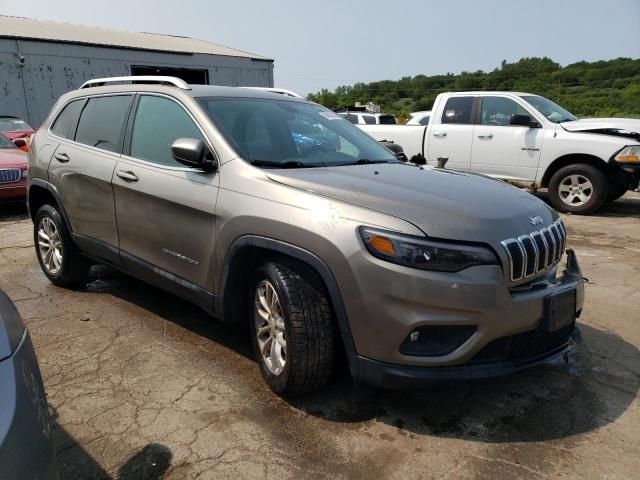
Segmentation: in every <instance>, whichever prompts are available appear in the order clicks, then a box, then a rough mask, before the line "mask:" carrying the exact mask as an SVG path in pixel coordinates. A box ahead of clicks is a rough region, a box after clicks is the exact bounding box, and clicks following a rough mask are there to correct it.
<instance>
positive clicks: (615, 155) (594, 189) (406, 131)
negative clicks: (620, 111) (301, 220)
mask: <svg viewBox="0 0 640 480" xmlns="http://www.w3.org/2000/svg"><path fill="white" fill-rule="evenodd" d="M358 127H360V128H361V129H362V130H364V131H365V132H367V133H368V134H369V135H371V136H373V137H374V138H375V139H377V140H379V141H383V140H384V141H390V142H393V143H395V144H397V145H400V146H401V147H402V148H403V150H404V154H405V155H406V156H407V158H409V159H410V160H412V161H416V162H418V163H420V162H424V161H425V160H426V161H427V163H429V164H432V165H438V164H440V165H442V164H446V168H451V169H457V170H464V171H471V172H477V173H481V174H484V175H489V176H491V177H494V178H498V179H501V180H505V181H508V182H510V183H513V184H515V185H518V186H521V187H526V188H529V189H531V190H537V189H539V188H547V189H548V191H549V199H550V201H551V203H552V205H553V206H554V207H555V208H556V210H559V211H562V212H570V213H575V214H589V213H592V212H595V211H596V210H598V209H599V208H600V207H602V205H604V204H605V203H607V202H610V201H613V200H616V199H618V198H620V197H621V196H622V195H624V193H625V192H626V191H627V190H629V189H633V188H636V187H637V186H638V182H639V180H640V120H634V119H626V118H602V119H583V120H579V119H578V118H576V117H575V116H574V115H572V114H571V113H569V112H568V111H567V110H565V109H564V108H562V107H560V106H559V105H557V104H556V103H554V102H552V101H551V100H549V99H547V98H544V97H541V96H538V95H532V94H528V93H516V92H456V93H443V94H440V95H438V97H437V98H436V100H435V103H434V106H433V114H432V116H431V121H430V122H429V125H427V126H409V125H358Z"/></svg>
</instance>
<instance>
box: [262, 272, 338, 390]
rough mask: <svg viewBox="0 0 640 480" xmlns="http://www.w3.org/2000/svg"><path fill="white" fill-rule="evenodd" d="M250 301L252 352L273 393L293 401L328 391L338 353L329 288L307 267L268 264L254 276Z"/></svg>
mask: <svg viewBox="0 0 640 480" xmlns="http://www.w3.org/2000/svg"><path fill="white" fill-rule="evenodd" d="M251 300H252V310H253V312H252V316H251V318H252V328H251V332H252V337H253V346H254V350H255V353H256V357H257V359H258V363H259V365H260V370H261V372H262V376H263V377H264V379H265V381H266V382H267V384H268V385H269V387H271V389H272V390H273V391H274V392H276V393H278V394H281V395H288V396H292V395H298V394H301V393H306V392H310V391H313V390H318V389H320V388H321V387H323V386H324V385H325V384H326V383H327V382H328V381H329V379H330V377H331V374H332V370H333V362H334V349H335V332H334V322H333V315H332V311H331V307H330V304H329V300H328V298H327V294H326V291H325V289H324V285H323V284H322V283H321V282H320V281H319V280H318V278H317V277H316V276H315V275H314V274H313V272H311V271H310V270H309V269H307V268H306V267H304V265H299V264H297V263H294V262H290V261H288V260H282V261H272V262H267V263H265V264H264V265H262V266H261V267H260V268H258V269H257V270H256V271H255V272H254V281H253V289H252V297H251Z"/></svg>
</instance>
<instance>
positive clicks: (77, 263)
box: [33, 205, 91, 287]
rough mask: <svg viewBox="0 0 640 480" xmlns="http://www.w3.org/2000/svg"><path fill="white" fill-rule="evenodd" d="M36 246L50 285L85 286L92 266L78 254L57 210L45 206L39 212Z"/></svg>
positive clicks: (36, 222)
mask: <svg viewBox="0 0 640 480" xmlns="http://www.w3.org/2000/svg"><path fill="white" fill-rule="evenodd" d="M33 242H34V244H35V247H36V256H37V257H38V262H39V263H40V267H41V268H42V271H43V272H44V274H45V275H46V276H47V278H48V279H49V280H50V281H51V283H53V284H54V285H58V286H60V287H78V286H82V285H84V284H86V281H87V276H88V274H89V268H90V267H91V265H90V263H89V262H88V261H87V259H86V258H84V257H83V256H81V255H80V254H79V253H78V251H77V250H76V248H75V245H74V244H73V242H72V240H71V235H70V234H69V231H68V230H67V226H66V224H65V223H64V221H63V220H62V217H61V216H60V213H59V212H58V210H57V209H56V208H55V207H52V206H51V205H43V206H42V207H40V208H39V209H38V211H37V212H36V217H35V219H34V229H33Z"/></svg>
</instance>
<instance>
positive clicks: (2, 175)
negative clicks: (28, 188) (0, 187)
mask: <svg viewBox="0 0 640 480" xmlns="http://www.w3.org/2000/svg"><path fill="white" fill-rule="evenodd" d="M21 177H22V172H21V171H20V169H19V168H2V169H0V183H14V182H17V181H18V180H20V178H21Z"/></svg>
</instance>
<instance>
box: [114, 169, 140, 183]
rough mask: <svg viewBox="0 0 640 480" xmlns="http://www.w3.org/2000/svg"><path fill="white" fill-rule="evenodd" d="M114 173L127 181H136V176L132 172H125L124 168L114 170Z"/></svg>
mask: <svg viewBox="0 0 640 480" xmlns="http://www.w3.org/2000/svg"><path fill="white" fill-rule="evenodd" d="M116 175H117V176H119V177H120V178H121V179H123V180H125V181H127V182H137V181H138V176H137V175H136V174H135V173H133V172H127V171H124V170H118V171H117V172H116Z"/></svg>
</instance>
